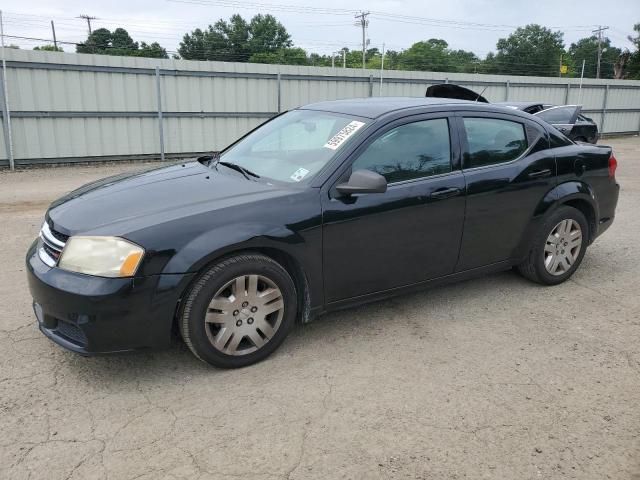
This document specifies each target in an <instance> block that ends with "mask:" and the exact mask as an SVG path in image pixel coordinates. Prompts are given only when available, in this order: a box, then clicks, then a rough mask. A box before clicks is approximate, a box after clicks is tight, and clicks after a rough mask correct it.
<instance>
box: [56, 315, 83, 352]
mask: <svg viewBox="0 0 640 480" xmlns="http://www.w3.org/2000/svg"><path fill="white" fill-rule="evenodd" d="M56 333H57V334H58V335H60V336H61V337H64V338H66V339H67V340H69V341H71V342H73V343H75V344H77V345H79V346H81V347H86V346H87V336H86V335H85V334H84V332H83V331H82V330H81V329H80V328H79V327H78V326H76V325H74V324H73V323H69V322H63V321H62V320H58V326H57V327H56Z"/></svg>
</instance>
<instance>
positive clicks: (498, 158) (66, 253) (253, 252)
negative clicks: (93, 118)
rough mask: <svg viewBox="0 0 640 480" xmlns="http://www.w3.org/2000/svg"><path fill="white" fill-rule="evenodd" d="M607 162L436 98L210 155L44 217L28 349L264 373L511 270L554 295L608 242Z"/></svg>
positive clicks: (611, 205) (358, 110) (535, 129)
mask: <svg viewBox="0 0 640 480" xmlns="http://www.w3.org/2000/svg"><path fill="white" fill-rule="evenodd" d="M615 170H616V160H615V158H614V156H613V155H612V152H611V148H609V147H604V146H592V145H576V144H574V143H572V142H571V141H569V140H568V139H567V138H566V137H565V136H564V135H562V134H561V133H559V132H558V131H557V130H556V129H555V128H553V127H552V126H551V125H549V124H548V123H546V122H543V121H540V120H539V119H538V118H536V117H535V116H531V115H528V114H525V113H522V112H519V111H516V110H513V111H510V110H507V109H505V108H501V107H497V106H493V105H488V104H482V103H477V102H469V101H463V100H447V99H438V98H377V99H373V98H371V99H357V100H342V101H333V102H323V103H317V104H314V105H308V106H306V107H302V108H299V109H296V110H293V111H290V112H287V113H284V114H282V115H279V116H277V117H276V118H274V119H272V120H270V121H269V122H267V123H265V124H263V125H262V126H260V127H258V128H257V129H255V130H253V131H252V132H250V133H249V134H247V135H246V136H244V137H243V138H241V139H240V140H238V141H237V142H236V143H234V144H233V145H231V146H230V147H228V148H227V149H226V150H224V151H223V152H222V153H221V154H220V155H211V156H208V157H203V158H200V159H198V161H194V162H190V163H185V164H178V165H173V166H169V167H163V168H159V169H155V170H151V171H147V172H144V173H138V174H134V175H127V176H118V177H112V178H107V179H104V180H101V181H99V182H96V183H93V184H89V185H86V186H84V187H82V188H80V189H78V190H76V191H74V192H71V193H69V194H68V195H67V196H65V197H63V198H61V199H59V200H57V201H55V202H54V203H53V204H52V205H51V206H50V208H49V209H48V211H47V213H46V215H45V221H44V224H43V226H42V230H41V232H40V237H39V239H37V240H36V241H35V242H34V243H33V245H32V246H31V248H30V249H29V251H28V253H27V258H26V263H27V272H28V279H29V286H30V290H31V293H32V296H33V299H34V310H35V313H36V317H37V319H38V324H39V327H40V329H41V331H42V332H43V333H44V334H45V335H46V336H48V337H49V338H50V339H51V340H53V341H54V342H56V343H58V344H60V345H62V346H63V347H66V348H67V349H69V350H73V351H75V352H78V353H81V354H85V355H89V354H97V353H111V352H120V351H129V350H142V349H150V348H160V347H166V346H168V345H169V343H170V338H171V333H172V330H177V331H179V332H180V333H181V335H182V337H183V339H184V341H185V342H186V344H187V345H188V346H189V348H190V349H191V351H192V352H193V353H194V354H195V355H196V356H197V357H198V358H200V359H201V360H204V361H205V362H209V363H211V364H213V365H216V366H221V367H240V366H243V365H248V364H251V363H254V362H256V361H259V360H262V359H264V358H265V357H266V356H268V355H269V354H270V353H271V352H273V351H274V350H275V349H276V348H277V347H278V346H279V345H280V344H281V343H282V341H283V340H284V339H285V337H286V336H287V334H288V333H289V331H290V330H291V328H292V327H293V325H294V324H295V323H296V322H308V321H309V320H310V319H312V318H314V317H315V316H317V315H318V314H321V313H324V312H328V311H331V310H335V309H338V308H343V307H346V306H351V305H357V304H361V303H364V302H369V301H373V300H377V299H381V298H384V297H388V296H391V295H396V294H400V293H403V292H407V291H411V290H414V289H418V288H424V287H429V286H433V285H440V284H443V283H448V282H453V281H456V280H461V279H466V278H470V277H474V276H477V275H482V274H486V273H489V272H496V271H500V270H505V269H509V268H511V267H513V266H516V267H517V268H518V269H519V271H520V272H521V273H522V274H523V275H524V276H525V277H527V278H529V279H531V280H533V281H535V282H538V283H541V284H543V285H554V284H558V283H561V282H563V281H565V280H566V279H568V278H569V277H570V276H571V275H572V274H573V273H574V272H575V271H576V269H577V268H578V266H579V265H580V262H581V261H582V258H583V256H584V254H585V251H586V249H587V247H588V245H589V244H590V243H591V242H593V241H594V239H595V238H596V237H597V236H598V235H600V234H601V233H602V232H604V231H605V230H606V229H607V228H608V227H609V226H610V225H611V223H612V221H613V218H614V214H615V208H616V204H617V200H618V190H619V187H618V184H617V183H616V180H615Z"/></svg>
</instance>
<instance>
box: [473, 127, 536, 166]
mask: <svg viewBox="0 0 640 480" xmlns="http://www.w3.org/2000/svg"><path fill="white" fill-rule="evenodd" d="M464 128H465V130H466V132H467V143H468V145H469V155H468V157H467V159H466V161H465V167H466V168H473V167H483V166H485V165H493V164H496V163H504V162H510V161H511V160H515V159H516V158H518V157H519V156H520V155H522V153H523V152H524V151H525V150H526V149H527V135H526V132H525V129H524V125H523V124H521V123H518V122H512V121H510V120H499V119H497V118H480V117H478V118H471V117H469V118H465V119H464Z"/></svg>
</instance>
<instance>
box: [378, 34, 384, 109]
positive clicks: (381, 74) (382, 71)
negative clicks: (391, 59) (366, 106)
mask: <svg viewBox="0 0 640 480" xmlns="http://www.w3.org/2000/svg"><path fill="white" fill-rule="evenodd" d="M383 75H384V43H383V44H382V58H381V59H380V94H379V95H378V96H379V97H381V96H382V76H383Z"/></svg>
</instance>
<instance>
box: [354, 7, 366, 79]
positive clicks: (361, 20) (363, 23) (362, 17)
mask: <svg viewBox="0 0 640 480" xmlns="http://www.w3.org/2000/svg"><path fill="white" fill-rule="evenodd" d="M369 14H370V12H360V13H359V14H358V15H356V16H355V18H357V19H358V21H357V22H356V25H359V26H361V27H362V69H363V70H364V69H365V68H366V63H367V27H368V26H369V20H367V17H368V16H369Z"/></svg>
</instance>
